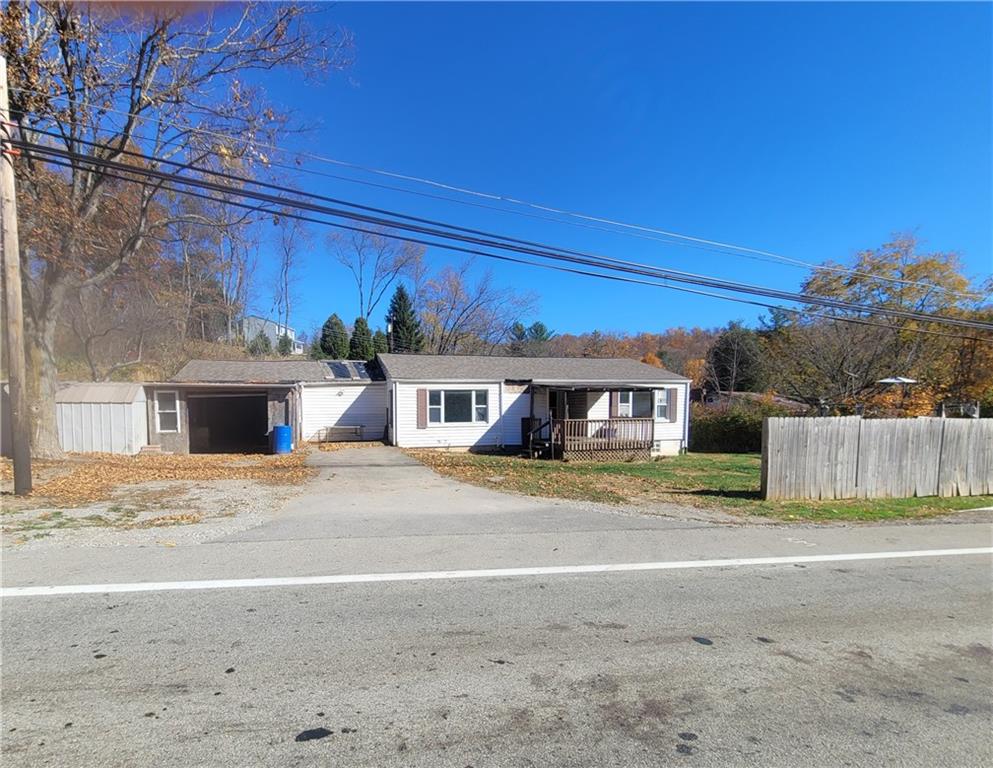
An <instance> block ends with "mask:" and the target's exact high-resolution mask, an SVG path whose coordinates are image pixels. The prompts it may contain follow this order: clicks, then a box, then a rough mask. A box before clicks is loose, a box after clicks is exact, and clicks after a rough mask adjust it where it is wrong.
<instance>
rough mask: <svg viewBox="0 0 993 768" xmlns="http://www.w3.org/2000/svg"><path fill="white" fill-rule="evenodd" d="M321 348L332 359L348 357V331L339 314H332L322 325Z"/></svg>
mask: <svg viewBox="0 0 993 768" xmlns="http://www.w3.org/2000/svg"><path fill="white" fill-rule="evenodd" d="M321 350H322V351H323V352H324V356H325V357H328V358H331V359H332V360H344V359H345V358H346V357H348V331H347V330H345V324H344V323H343V322H341V318H340V317H338V315H331V317H329V318H328V319H327V320H325V321H324V325H323V326H322V327H321Z"/></svg>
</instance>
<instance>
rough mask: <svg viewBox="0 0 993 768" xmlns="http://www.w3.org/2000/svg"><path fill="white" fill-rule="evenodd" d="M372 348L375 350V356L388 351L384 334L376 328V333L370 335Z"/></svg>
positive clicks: (387, 343)
mask: <svg viewBox="0 0 993 768" xmlns="http://www.w3.org/2000/svg"><path fill="white" fill-rule="evenodd" d="M372 348H373V349H374V350H375V352H376V354H377V355H378V354H379V353H380V352H388V351H389V342H388V341H387V339H386V334H385V333H383V332H382V331H381V330H380V329H379V328H377V329H376V332H375V333H374V334H372Z"/></svg>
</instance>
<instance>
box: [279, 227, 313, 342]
mask: <svg viewBox="0 0 993 768" xmlns="http://www.w3.org/2000/svg"><path fill="white" fill-rule="evenodd" d="M309 242H310V232H309V231H308V230H307V228H306V227H305V226H304V224H303V222H302V221H300V220H299V219H296V218H289V217H283V218H280V220H279V239H278V241H277V252H278V253H279V276H278V278H277V280H276V283H275V285H274V286H273V287H274V291H275V295H274V296H273V307H274V309H275V312H276V318H277V320H278V321H279V322H280V324H282V326H283V327H284V328H285V327H289V324H290V310H291V308H292V303H293V298H294V287H295V286H296V281H297V275H296V266H297V261H298V259H299V256H300V253H301V252H302V251H303V250H304V249H305V248H306V246H307V244H308V243H309Z"/></svg>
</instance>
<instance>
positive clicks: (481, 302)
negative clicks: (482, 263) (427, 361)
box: [421, 259, 536, 355]
mask: <svg viewBox="0 0 993 768" xmlns="http://www.w3.org/2000/svg"><path fill="white" fill-rule="evenodd" d="M472 264H473V262H472V260H471V259H470V260H468V261H465V262H463V263H462V264H461V265H460V266H459V267H458V268H452V267H446V268H445V269H443V270H442V271H441V272H440V273H439V274H438V275H437V276H436V277H434V278H432V279H430V280H428V281H427V283H425V286H424V290H423V296H422V300H421V325H422V327H423V329H424V339H425V348H426V351H428V352H432V353H434V354H436V355H445V354H456V353H464V354H465V353H476V354H493V352H494V351H495V350H496V348H497V346H498V345H500V344H501V343H503V342H504V341H505V340H506V339H507V337H508V335H509V333H510V328H511V326H513V325H514V323H515V322H516V321H517V318H518V317H521V316H526V315H529V314H532V313H533V312H534V310H535V305H536V299H535V297H534V296H533V295H531V294H527V295H519V294H516V293H514V291H513V290H511V289H509V288H500V287H498V286H497V285H496V284H495V283H494V281H493V274H492V273H491V272H485V273H484V274H483V276H482V277H481V278H480V279H479V280H477V281H475V282H473V280H472V278H471V277H470V271H471V268H472Z"/></svg>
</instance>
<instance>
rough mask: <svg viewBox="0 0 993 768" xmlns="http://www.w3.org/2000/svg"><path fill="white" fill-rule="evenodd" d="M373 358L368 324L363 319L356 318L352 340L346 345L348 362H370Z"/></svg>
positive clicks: (373, 350)
mask: <svg viewBox="0 0 993 768" xmlns="http://www.w3.org/2000/svg"><path fill="white" fill-rule="evenodd" d="M375 356H376V350H375V348H374V347H373V344H372V334H371V333H370V332H369V323H367V322H366V319H365V318H364V317H356V318H355V325H354V326H353V327H352V340H351V342H350V343H349V345H348V357H349V359H350V360H372V358H374V357H375Z"/></svg>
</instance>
